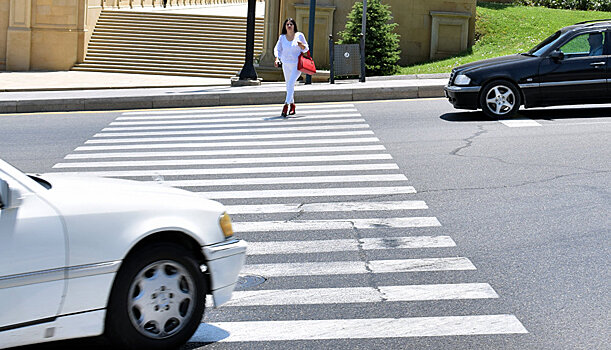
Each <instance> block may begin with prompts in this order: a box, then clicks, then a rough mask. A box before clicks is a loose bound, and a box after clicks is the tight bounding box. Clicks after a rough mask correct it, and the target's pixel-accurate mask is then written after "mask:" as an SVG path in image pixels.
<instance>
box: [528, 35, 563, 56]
mask: <svg viewBox="0 0 611 350" xmlns="http://www.w3.org/2000/svg"><path fill="white" fill-rule="evenodd" d="M561 34H562V33H561V32H560V31H557V32H555V33H554V34H552V35H550V36H549V37H548V38H547V39H545V40H543V41H542V42H540V43H539V45H537V46H535V47H534V48H533V49H532V50H530V51H528V54H529V55H533V56H539V57H540V56H541V55H543V53H544V52H545V51H547V50H548V49H549V48H550V46H552V45H554V44H555V43H556V41H557V40H558V39H559V38H560V36H561Z"/></svg>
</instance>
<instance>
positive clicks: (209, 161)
mask: <svg viewBox="0 0 611 350" xmlns="http://www.w3.org/2000/svg"><path fill="white" fill-rule="evenodd" d="M381 159H392V157H391V156H390V155H389V154H354V155H337V156H335V155H333V156H295V157H267V158H219V159H211V158H210V159H180V160H157V161H153V160H145V161H130V160H127V161H114V162H73V163H57V164H55V165H54V166H53V167H54V168H107V167H151V166H172V165H210V164H217V165H226V164H261V163H296V162H309V163H313V162H334V161H350V160H381Z"/></svg>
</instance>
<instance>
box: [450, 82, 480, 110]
mask: <svg viewBox="0 0 611 350" xmlns="http://www.w3.org/2000/svg"><path fill="white" fill-rule="evenodd" d="M444 90H445V95H446V97H447V98H448V100H449V101H450V103H451V104H452V105H453V106H454V108H460V109H477V108H478V98H479V90H480V87H479V86H446V87H444Z"/></svg>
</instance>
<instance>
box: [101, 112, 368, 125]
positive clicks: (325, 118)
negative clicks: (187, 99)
mask: <svg viewBox="0 0 611 350" xmlns="http://www.w3.org/2000/svg"><path fill="white" fill-rule="evenodd" d="M341 112H342V113H334V114H317V115H314V116H308V117H307V118H290V119H288V118H260V117H257V118H253V117H250V118H248V117H240V118H233V117H228V116H227V117H222V118H218V117H219V116H218V115H214V116H197V115H195V116H189V117H188V118H187V117H180V118H177V117H173V118H159V117H158V118H155V119H154V120H142V119H140V121H127V122H124V121H119V122H112V123H110V125H112V126H139V125H141V126H144V125H166V124H200V123H201V124H208V123H210V124H212V123H223V124H224V123H236V124H237V123H241V122H246V123H248V124H254V125H260V124H261V123H274V122H276V123H290V124H294V123H304V122H310V123H327V122H333V121H332V120H329V119H336V118H337V121H339V120H343V118H346V117H361V114H360V113H355V112H357V110H356V109H355V110H346V111H341ZM231 115H232V116H235V114H231ZM243 115H252V114H250V113H244V114H243ZM319 119H322V120H319ZM116 120H125V118H117V119H116Z"/></svg>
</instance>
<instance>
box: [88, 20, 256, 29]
mask: <svg viewBox="0 0 611 350" xmlns="http://www.w3.org/2000/svg"><path fill="white" fill-rule="evenodd" d="M132 23H136V24H139V25H172V26H180V27H196V28H200V27H201V26H202V25H205V26H208V27H212V28H222V29H225V30H233V29H246V23H247V22H246V18H243V19H242V20H241V21H237V22H235V23H228V22H225V21H218V22H217V21H166V20H156V19H151V20H139V19H127V18H126V19H123V18H100V19H98V21H97V23H96V25H128V24H132ZM264 26H265V24H264V23H263V22H261V23H258V22H255V28H257V29H258V28H263V27H264Z"/></svg>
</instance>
